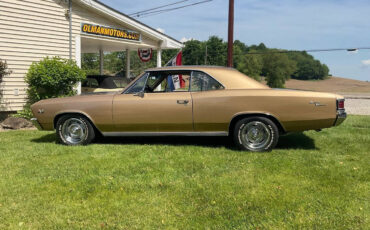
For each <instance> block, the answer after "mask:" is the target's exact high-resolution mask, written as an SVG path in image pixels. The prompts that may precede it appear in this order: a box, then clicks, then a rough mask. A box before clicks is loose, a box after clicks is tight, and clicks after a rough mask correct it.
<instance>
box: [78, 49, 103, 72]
mask: <svg viewBox="0 0 370 230" xmlns="http://www.w3.org/2000/svg"><path fill="white" fill-rule="evenodd" d="M81 67H82V69H83V70H84V71H85V72H86V74H87V75H96V74H99V54H96V53H85V54H82V63H81Z"/></svg>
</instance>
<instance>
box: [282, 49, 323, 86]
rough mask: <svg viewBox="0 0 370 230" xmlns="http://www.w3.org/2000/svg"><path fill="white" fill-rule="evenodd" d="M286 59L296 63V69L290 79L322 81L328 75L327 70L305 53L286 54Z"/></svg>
mask: <svg viewBox="0 0 370 230" xmlns="http://www.w3.org/2000/svg"><path fill="white" fill-rule="evenodd" d="M288 57H289V58H290V59H291V60H293V61H295V62H296V63H297V69H296V71H295V72H294V73H293V74H292V78H295V79H299V80H313V79H316V80H320V79H321V80H322V79H325V78H327V77H328V75H329V68H328V67H327V66H326V65H325V64H321V63H320V61H318V60H315V59H314V58H313V56H312V55H309V54H307V53H306V52H291V53H288Z"/></svg>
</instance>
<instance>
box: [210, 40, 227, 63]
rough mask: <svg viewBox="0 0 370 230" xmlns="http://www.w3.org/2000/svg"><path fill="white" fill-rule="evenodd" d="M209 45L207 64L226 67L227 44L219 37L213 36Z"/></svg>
mask: <svg viewBox="0 0 370 230" xmlns="http://www.w3.org/2000/svg"><path fill="white" fill-rule="evenodd" d="M206 45H207V51H208V52H207V53H208V57H207V60H208V61H207V64H209V65H217V66H226V61H227V44H226V42H224V41H223V40H222V38H219V37H217V36H211V37H210V38H209V39H208V41H207V42H206Z"/></svg>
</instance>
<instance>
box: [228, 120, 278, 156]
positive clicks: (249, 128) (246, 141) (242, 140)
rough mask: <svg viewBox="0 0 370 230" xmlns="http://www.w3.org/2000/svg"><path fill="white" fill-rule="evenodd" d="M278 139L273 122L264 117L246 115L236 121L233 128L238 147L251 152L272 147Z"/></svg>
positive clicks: (267, 149) (262, 150)
mask: <svg viewBox="0 0 370 230" xmlns="http://www.w3.org/2000/svg"><path fill="white" fill-rule="evenodd" d="M278 139H279V130H278V128H277V126H276V125H275V123H274V122H272V121H271V120H270V119H268V118H265V117H248V118H244V119H241V120H240V121H238V122H237V123H236V125H235V128H234V142H235V144H236V145H237V147H238V148H240V149H242V150H248V151H253V152H264V151H270V150H271V149H273V148H274V147H275V146H276V144H277V142H278Z"/></svg>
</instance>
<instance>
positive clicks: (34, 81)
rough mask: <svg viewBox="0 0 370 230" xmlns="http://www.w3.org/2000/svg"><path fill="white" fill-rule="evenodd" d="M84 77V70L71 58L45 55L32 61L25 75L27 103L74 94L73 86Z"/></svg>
mask: <svg viewBox="0 0 370 230" xmlns="http://www.w3.org/2000/svg"><path fill="white" fill-rule="evenodd" d="M85 77H86V76H85V72H84V71H83V70H81V69H80V68H79V67H78V66H77V65H76V62H74V61H71V60H66V59H62V58H59V57H52V58H49V57H46V58H44V59H43V60H42V61H40V62H38V63H37V62H34V63H32V65H31V66H30V68H29V70H28V72H27V75H26V82H27V83H28V89H27V94H28V100H29V104H33V103H35V102H37V101H39V100H42V99H47V98H54V97H61V96H72V95H75V94H76V91H75V90H74V87H75V86H76V84H77V83H78V82H80V81H82V80H84V79H85Z"/></svg>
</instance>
